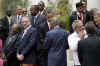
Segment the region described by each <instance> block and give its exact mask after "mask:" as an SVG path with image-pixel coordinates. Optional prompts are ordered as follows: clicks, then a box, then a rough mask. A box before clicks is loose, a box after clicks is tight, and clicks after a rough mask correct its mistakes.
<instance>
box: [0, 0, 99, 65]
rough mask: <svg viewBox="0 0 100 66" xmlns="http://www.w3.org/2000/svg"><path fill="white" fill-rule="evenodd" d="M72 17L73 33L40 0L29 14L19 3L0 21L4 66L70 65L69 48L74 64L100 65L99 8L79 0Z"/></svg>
mask: <svg viewBox="0 0 100 66" xmlns="http://www.w3.org/2000/svg"><path fill="white" fill-rule="evenodd" d="M76 9H77V11H74V12H72V15H71V16H70V19H69V27H70V34H69V35H68V33H67V32H66V30H64V29H63V28H62V26H63V24H62V22H61V21H60V20H59V19H57V18H56V17H54V16H53V13H52V12H51V11H46V9H45V4H44V2H43V1H40V2H39V3H38V5H32V6H31V8H30V14H28V13H27V9H26V8H22V7H21V6H17V8H16V15H15V16H12V10H11V9H10V8H9V9H8V10H7V12H6V16H5V17H4V18H2V19H1V20H0V39H1V40H2V41H3V53H2V56H0V58H3V66H67V54H66V50H67V49H71V50H72V53H73V59H74V64H73V65H74V66H100V58H99V56H100V51H99V49H100V11H99V10H97V9H93V10H91V11H88V10H87V2H85V1H82V2H78V3H76Z"/></svg>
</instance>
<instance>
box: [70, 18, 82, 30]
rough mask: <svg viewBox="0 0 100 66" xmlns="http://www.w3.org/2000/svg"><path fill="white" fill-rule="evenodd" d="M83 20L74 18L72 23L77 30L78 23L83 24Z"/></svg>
mask: <svg viewBox="0 0 100 66" xmlns="http://www.w3.org/2000/svg"><path fill="white" fill-rule="evenodd" d="M81 23H82V22H81V21H80V20H74V22H73V23H72V28H73V30H75V29H76V26H77V25H78V24H81Z"/></svg>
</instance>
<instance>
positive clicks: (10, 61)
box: [3, 24, 23, 66]
mask: <svg viewBox="0 0 100 66" xmlns="http://www.w3.org/2000/svg"><path fill="white" fill-rule="evenodd" d="M11 29H12V34H11V35H10V36H9V37H8V39H7V40H6V42H5V46H4V48H3V53H4V55H5V57H4V58H5V59H4V60H7V61H6V63H7V64H6V63H5V62H4V65H7V66H20V63H19V61H18V60H17V57H16V53H17V52H16V51H17V46H18V45H17V41H18V40H19V39H20V35H21V33H22V31H23V28H22V26H21V25H19V24H13V26H12V28H11Z"/></svg>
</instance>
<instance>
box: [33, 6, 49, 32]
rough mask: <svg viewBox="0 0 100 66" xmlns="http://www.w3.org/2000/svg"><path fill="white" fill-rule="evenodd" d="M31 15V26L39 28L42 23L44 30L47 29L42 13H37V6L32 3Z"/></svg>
mask: <svg viewBox="0 0 100 66" xmlns="http://www.w3.org/2000/svg"><path fill="white" fill-rule="evenodd" d="M31 13H32V14H31V15H32V19H31V21H32V26H34V27H36V28H39V27H40V25H41V24H42V25H44V27H45V29H44V30H45V31H46V32H47V31H48V30H49V28H48V24H47V22H46V19H45V17H44V16H43V15H41V14H39V6H38V5H32V7H31Z"/></svg>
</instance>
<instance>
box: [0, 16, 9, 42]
mask: <svg viewBox="0 0 100 66" xmlns="http://www.w3.org/2000/svg"><path fill="white" fill-rule="evenodd" d="M0 25H1V26H0V38H1V39H2V40H3V43H4V42H5V40H6V39H7V37H8V34H9V23H8V19H7V17H6V16H5V17H4V18H2V19H1V20H0Z"/></svg>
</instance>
